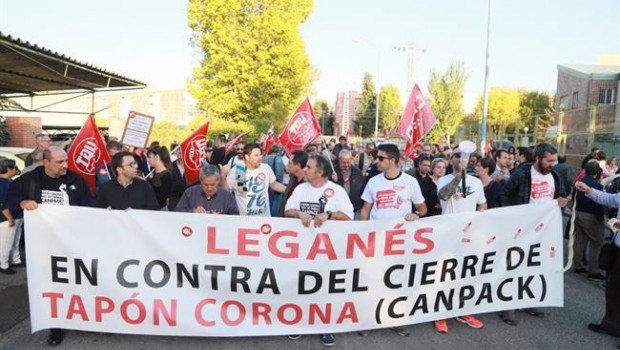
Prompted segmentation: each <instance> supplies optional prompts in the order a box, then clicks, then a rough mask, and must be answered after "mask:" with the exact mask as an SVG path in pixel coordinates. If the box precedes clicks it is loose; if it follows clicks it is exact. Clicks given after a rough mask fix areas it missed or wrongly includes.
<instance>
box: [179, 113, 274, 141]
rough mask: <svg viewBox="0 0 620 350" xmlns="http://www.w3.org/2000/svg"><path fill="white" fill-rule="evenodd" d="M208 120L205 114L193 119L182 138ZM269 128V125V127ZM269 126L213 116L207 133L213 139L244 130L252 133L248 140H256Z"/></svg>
mask: <svg viewBox="0 0 620 350" xmlns="http://www.w3.org/2000/svg"><path fill="white" fill-rule="evenodd" d="M206 122H207V118H205V117H204V116H197V117H195V118H194V119H192V120H191V121H190V122H189V124H188V125H187V128H186V129H185V130H184V132H183V133H182V137H181V140H183V139H185V138H186V137H187V136H189V135H190V134H191V133H192V132H194V130H196V129H198V128H199V127H200V126H201V125H202V124H204V123H206ZM267 128H268V127H267ZM267 128H265V129H264V130H263V129H257V128H256V127H255V126H254V125H253V124H251V123H249V122H244V121H240V122H231V121H229V120H226V119H224V118H217V117H213V118H210V119H209V134H208V135H207V139H209V140H213V139H215V137H216V136H217V135H228V136H229V137H230V136H231V135H233V134H235V135H237V134H240V133H243V132H246V131H247V132H249V133H250V134H249V135H248V136H246V138H245V139H246V140H254V139H255V138H257V137H258V134H260V132H266V131H267Z"/></svg>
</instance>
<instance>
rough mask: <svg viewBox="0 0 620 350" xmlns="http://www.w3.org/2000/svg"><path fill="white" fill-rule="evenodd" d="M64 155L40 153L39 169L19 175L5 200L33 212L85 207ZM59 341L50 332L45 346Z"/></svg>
mask: <svg viewBox="0 0 620 350" xmlns="http://www.w3.org/2000/svg"><path fill="white" fill-rule="evenodd" d="M67 167H68V163H67V152H65V151H64V150H63V149H62V148H60V147H58V146H50V147H48V148H46V149H45V150H44V151H43V166H40V167H38V168H35V169H34V170H32V171H30V172H28V173H26V174H23V175H22V176H20V177H19V178H18V179H17V180H15V183H14V186H11V187H10V188H9V201H10V202H12V203H16V204H18V205H19V207H21V208H22V209H23V210H36V209H37V208H38V206H39V204H49V205H77V206H84V207H89V206H92V205H93V198H92V196H91V194H90V191H89V189H88V184H87V183H86V180H84V179H83V178H82V177H81V176H79V175H77V174H76V173H73V172H71V171H70V170H68V168H67ZM61 342H62V330H61V329H57V328H55V329H50V334H49V336H48V338H47V343H48V344H49V345H50V346H56V345H58V344H60V343H61Z"/></svg>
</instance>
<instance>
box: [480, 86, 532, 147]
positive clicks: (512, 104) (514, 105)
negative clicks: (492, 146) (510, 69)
mask: <svg viewBox="0 0 620 350" xmlns="http://www.w3.org/2000/svg"><path fill="white" fill-rule="evenodd" d="M483 103H484V100H483V97H480V98H479V99H478V104H477V105H476V115H477V116H478V117H479V120H480V119H482V109H483ZM520 103H521V94H520V93H519V91H518V90H515V89H513V88H509V87H495V88H492V89H491V91H489V107H488V112H487V125H488V128H489V129H491V131H492V133H491V134H492V135H494V137H492V138H494V139H496V140H501V139H503V138H504V136H505V135H506V128H507V127H508V126H509V125H513V124H514V123H515V122H517V121H518V120H519V119H520V114H519V111H520Z"/></svg>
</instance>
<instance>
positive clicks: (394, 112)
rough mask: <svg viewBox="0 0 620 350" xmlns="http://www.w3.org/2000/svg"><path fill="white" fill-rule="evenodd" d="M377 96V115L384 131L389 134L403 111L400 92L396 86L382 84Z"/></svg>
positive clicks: (396, 124)
mask: <svg viewBox="0 0 620 350" xmlns="http://www.w3.org/2000/svg"><path fill="white" fill-rule="evenodd" d="M379 98H380V100H379V101H380V103H379V116H380V119H381V122H382V125H383V129H384V130H385V133H386V134H390V133H391V132H392V130H394V129H395V128H396V127H397V126H398V123H399V122H400V118H401V115H402V112H403V103H402V102H401V100H400V93H399V92H398V88H397V87H396V86H393V85H389V86H382V87H381V92H380V93H379Z"/></svg>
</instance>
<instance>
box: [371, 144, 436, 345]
mask: <svg viewBox="0 0 620 350" xmlns="http://www.w3.org/2000/svg"><path fill="white" fill-rule="evenodd" d="M377 149H378V152H377V159H378V160H379V162H378V163H377V167H378V169H379V171H381V172H383V174H379V175H377V176H374V177H373V178H371V179H370V180H368V184H367V185H366V188H365V189H364V193H362V199H363V200H364V204H363V206H362V209H361V210H360V220H368V219H371V220H378V219H387V218H404V219H405V220H407V221H414V220H417V219H419V218H420V217H422V216H424V215H426V212H427V210H426V203H425V201H424V197H423V196H422V191H421V190H420V185H419V184H418V181H417V180H416V179H415V178H413V177H412V176H410V175H407V174H405V173H404V172H402V171H401V170H400V167H399V166H398V164H399V161H400V151H399V150H398V147H397V146H396V145H394V144H382V145H379V147H378V148H377ZM414 206H415V212H414V211H413V207H414ZM392 330H394V331H395V332H396V333H398V335H400V336H403V337H405V336H408V335H409V331H408V330H407V329H405V328H404V327H394V328H392ZM359 334H360V335H362V336H366V335H368V332H367V331H364V332H359Z"/></svg>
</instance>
